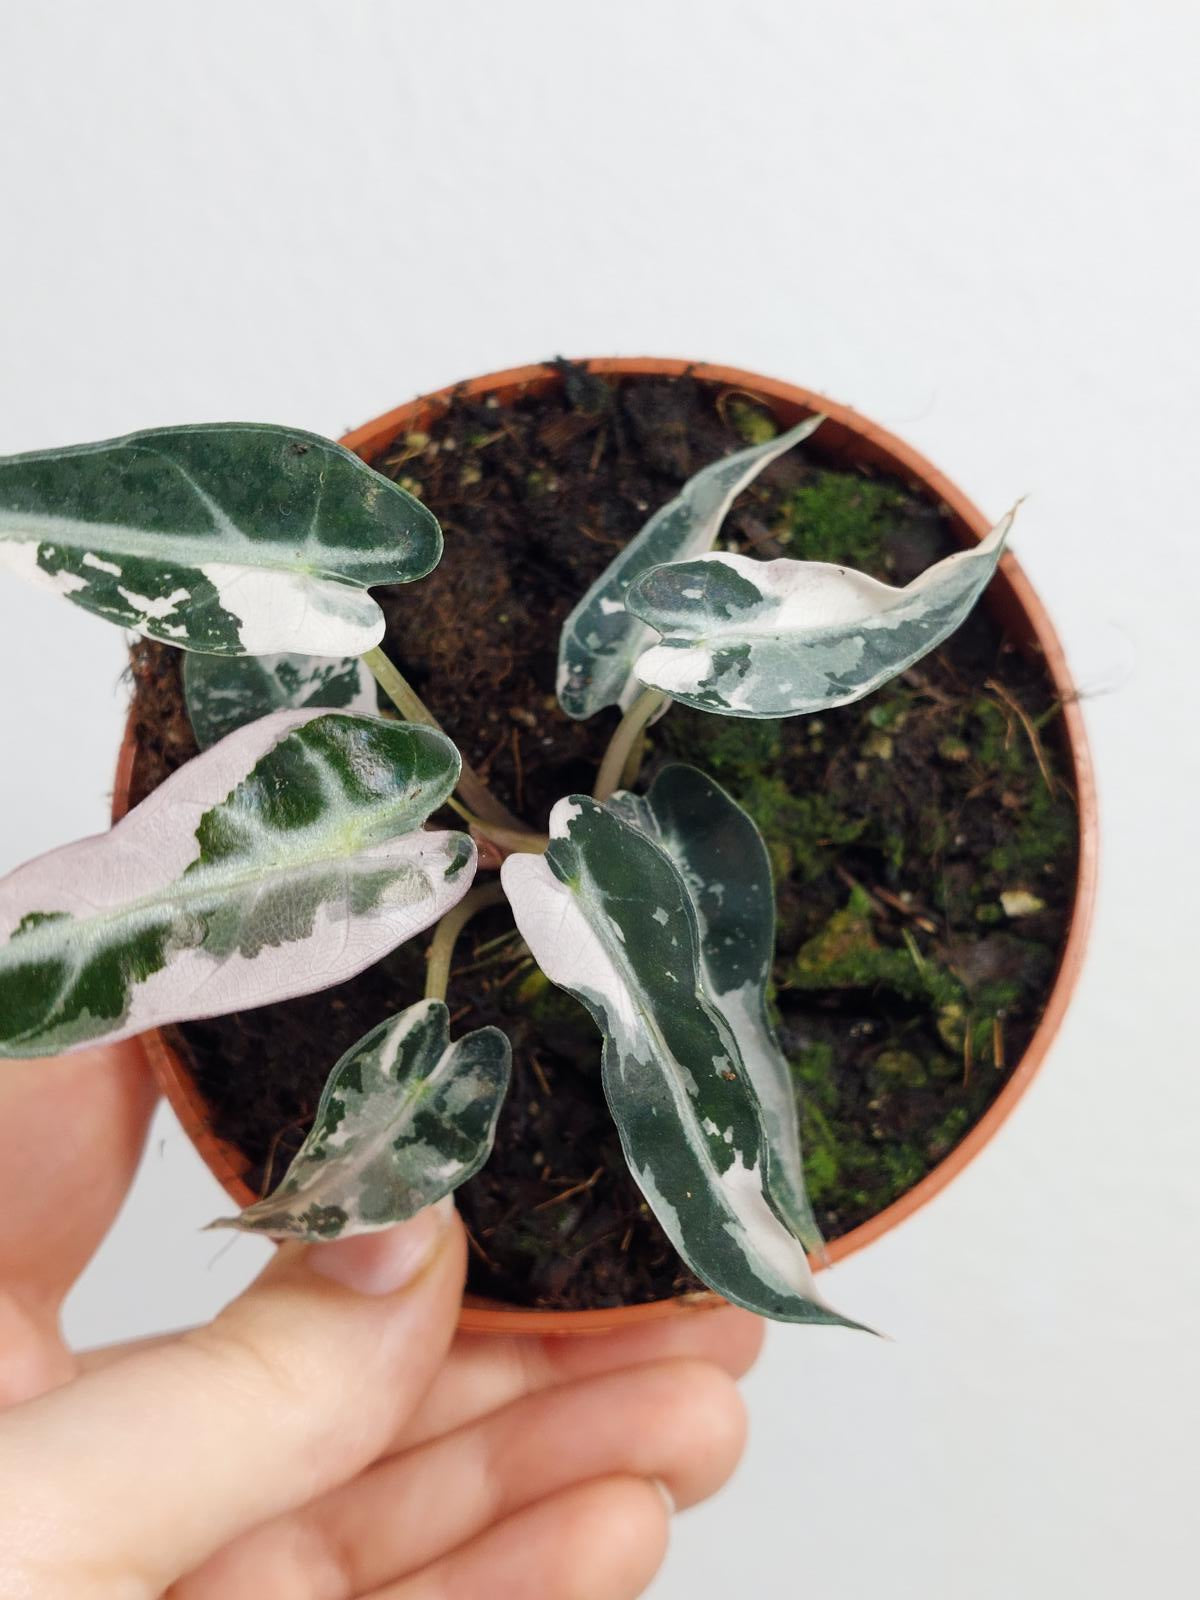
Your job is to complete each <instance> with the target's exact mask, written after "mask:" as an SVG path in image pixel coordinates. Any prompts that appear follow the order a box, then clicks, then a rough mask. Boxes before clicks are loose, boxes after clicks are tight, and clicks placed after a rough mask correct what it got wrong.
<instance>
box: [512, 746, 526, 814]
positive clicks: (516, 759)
mask: <svg viewBox="0 0 1200 1600" xmlns="http://www.w3.org/2000/svg"><path fill="white" fill-rule="evenodd" d="M512 758H513V773H514V775H515V776H514V780H513V781H514V792H515V794H516V800H517V810H518V811H524V809H525V768H524V767H523V766H522V764H521V730H520V728H514V729H513V731H512Z"/></svg>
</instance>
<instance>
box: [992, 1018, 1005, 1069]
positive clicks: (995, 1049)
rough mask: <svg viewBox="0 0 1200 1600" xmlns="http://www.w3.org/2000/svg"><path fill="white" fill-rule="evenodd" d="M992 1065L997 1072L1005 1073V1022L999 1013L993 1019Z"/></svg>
mask: <svg viewBox="0 0 1200 1600" xmlns="http://www.w3.org/2000/svg"><path fill="white" fill-rule="evenodd" d="M992 1065H993V1066H994V1067H995V1069H996V1071H997V1072H1003V1071H1004V1022H1003V1019H1002V1018H1001V1016H1000V1013H999V1012H998V1011H997V1013H996V1015H995V1016H994V1017H993V1018H992Z"/></svg>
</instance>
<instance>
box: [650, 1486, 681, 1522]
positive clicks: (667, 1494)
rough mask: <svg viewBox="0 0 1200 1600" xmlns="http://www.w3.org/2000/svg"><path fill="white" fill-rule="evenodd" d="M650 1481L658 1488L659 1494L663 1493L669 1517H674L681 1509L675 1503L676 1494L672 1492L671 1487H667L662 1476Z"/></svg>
mask: <svg viewBox="0 0 1200 1600" xmlns="http://www.w3.org/2000/svg"><path fill="white" fill-rule="evenodd" d="M650 1482H651V1483H652V1484H653V1485H654V1487H655V1488H656V1489H657V1490H658V1492H659V1494H660V1495H662V1498H663V1504H664V1505H665V1506H666V1508H667V1515H668V1516H669V1517H673V1516H674V1515H675V1513H676V1512H677V1511H678V1510H679V1507H678V1506H677V1505H676V1504H675V1496H674V1495H673V1494H672V1493H671V1491H670V1489H668V1488H667V1486H666V1484H665V1483H664V1482H663V1481H662V1479H661V1478H651V1479H650Z"/></svg>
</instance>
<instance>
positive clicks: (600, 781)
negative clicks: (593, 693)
mask: <svg viewBox="0 0 1200 1600" xmlns="http://www.w3.org/2000/svg"><path fill="white" fill-rule="evenodd" d="M666 704H667V696H666V695H665V694H663V693H662V691H661V690H659V689H643V690H642V692H641V694H639V695H638V697H637V699H636V700H635V701H634V702H633V704H632V705H631V706H630V708H629V710H628V711H627V712H626V713H625V715H624V716H623V717H622V718H621V720H620V722H619V723H618V724H617V730H616V732H615V733H614V734H613V736H612V738H611V739H610V740H609V742H608V749H607V750H606V751H605V752H604V759H603V761H601V763H600V771H599V773H598V774H597V777H596V787H595V788H594V789H593V790H592V793H593V795H594V796H595V798H596V799H597V800H599V801H600V802H601V804H603V802H604V801H605V800H607V799H608V797H609V796H610V795H611V794H614V793H615V792H616V790H617V788H618V787H619V785H620V782H621V775H622V773H623V772H624V771H625V763H626V761H627V760H628V759H629V757H630V756H631V754H632V752H633V747H634V745H635V744H636V743H637V741H638V740H639V739H640V738H641V735H642V729H643V728H644V727H645V726H646V724H647V723H648V722H649V721H650V718H651V717H652V716H653V715H654V714H655V712H656V711H659V710H660V709H661V708H662V707H663V706H664V705H666ZM630 781H632V780H630Z"/></svg>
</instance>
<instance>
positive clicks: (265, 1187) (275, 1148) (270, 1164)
mask: <svg viewBox="0 0 1200 1600" xmlns="http://www.w3.org/2000/svg"><path fill="white" fill-rule="evenodd" d="M308 1119H309V1113H308V1112H307V1111H302V1112H301V1113H300V1115H299V1116H298V1117H293V1118H292V1120H291V1121H290V1122H285V1123H284V1125H283V1127H282V1128H280V1129H278V1130H277V1132H276V1133H275V1134H274V1136H273V1137H272V1139H271V1144H270V1148H269V1149H268V1150H267V1159H266V1161H265V1162H264V1163H263V1179H262V1185H261V1187H260V1188H259V1191H258V1198H259V1199H260V1200H262V1199H263V1198H265V1196H266V1195H268V1194H269V1193H270V1192H271V1179H272V1178H273V1177H274V1176H275V1157H276V1156H277V1155H278V1153H279V1146H280V1145H281V1144H282V1143H283V1141H284V1139H285V1137H286V1136H287V1135H288V1134H289V1133H292V1132H294V1131H295V1130H296V1129H298V1128H303V1127H304V1124H305V1123H306V1122H307V1121H308Z"/></svg>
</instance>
